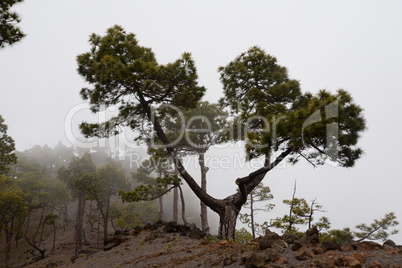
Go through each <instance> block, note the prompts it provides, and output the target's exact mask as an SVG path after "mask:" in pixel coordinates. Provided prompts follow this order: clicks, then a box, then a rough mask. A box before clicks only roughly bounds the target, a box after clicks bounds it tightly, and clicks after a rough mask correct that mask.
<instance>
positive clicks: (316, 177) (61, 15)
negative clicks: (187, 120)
mask: <svg viewBox="0 0 402 268" xmlns="http://www.w3.org/2000/svg"><path fill="white" fill-rule="evenodd" d="M16 10H17V11H18V12H19V13H20V15H21V17H22V23H21V28H22V29H23V30H24V32H25V33H26V34H27V37H26V38H24V39H23V40H22V42H21V43H19V44H17V45H14V46H13V47H7V48H6V49H3V50H1V51H0V92H1V98H0V114H1V115H2V116H3V117H4V118H5V120H6V124H8V126H9V134H10V135H11V136H12V137H13V138H14V139H15V141H16V146H17V149H18V150H24V149H28V148H31V147H32V146H33V145H35V144H40V145H43V144H45V143H47V144H48V145H49V146H54V145H56V144H57V142H58V141H59V140H62V141H63V142H64V143H67V138H66V134H65V118H66V115H67V114H68V112H69V110H71V109H72V108H74V107H76V105H78V104H80V103H82V102H83V101H82V100H81V99H80V96H79V91H80V89H81V87H83V86H84V82H83V80H82V79H81V78H80V77H79V75H78V74H77V72H76V68H77V65H76V61H75V59H76V56H77V55H78V54H80V53H84V52H87V51H88V49H89V45H88V36H89V34H91V33H93V32H95V33H98V34H104V32H105V31H106V29H107V28H108V27H111V26H113V25H115V24H119V25H121V26H123V27H124V28H125V29H126V31H127V32H133V33H135V34H136V35H137V38H138V39H139V41H140V44H141V45H144V46H148V47H151V48H152V49H153V51H154V52H155V53H156V55H157V58H158V60H159V61H160V62H161V63H167V62H170V61H173V60H175V59H177V58H178V57H179V56H180V55H181V54H182V53H183V52H184V51H187V52H191V53H192V54H193V58H194V59H195V62H196V64H197V67H198V71H199V76H200V84H201V85H205V86H206V87H207V88H208V91H207V94H206V97H205V98H206V99H207V100H209V101H211V102H216V101H217V100H218V99H219V98H220V97H221V96H222V91H221V88H222V87H221V85H220V82H219V79H218V78H219V76H218V73H217V68H218V67H219V66H222V65H226V64H227V63H228V62H229V61H231V60H233V59H234V58H235V57H236V56H238V55H239V54H240V53H241V52H244V51H246V50H247V49H248V48H249V47H251V46H254V45H258V46H260V47H261V48H263V49H265V50H266V52H267V53H269V54H271V55H274V56H275V57H277V59H278V61H279V63H280V64H281V65H283V66H286V67H287V68H288V69H289V74H290V76H291V77H292V78H294V79H298V80H300V82H301V85H302V90H303V91H312V92H316V91H317V90H319V89H327V90H330V91H335V90H337V89H339V88H343V89H345V90H347V91H349V92H350V93H351V94H352V96H353V97H354V99H355V101H356V102H357V103H358V104H359V105H361V106H362V107H363V108H364V109H365V116H366V119H367V123H368V130H367V131H366V132H365V133H364V134H363V138H362V139H361V142H360V145H361V147H363V149H364V150H365V155H364V156H363V158H362V159H361V160H359V161H358V163H357V166H356V167H355V168H353V169H343V168H333V167H329V166H324V167H320V168H317V169H313V168H312V167H311V166H308V165H307V164H298V165H296V166H295V167H290V166H289V165H286V166H285V167H284V168H282V169H279V170H276V171H274V172H272V173H271V174H269V175H268V176H267V177H266V179H265V181H264V182H265V185H268V186H270V187H271V190H272V192H273V193H274V195H275V197H276V199H275V201H274V203H277V204H278V203H280V201H281V200H282V199H284V198H290V197H291V194H292V190H293V182H294V180H295V179H297V182H298V194H297V196H298V197H304V198H306V199H307V200H312V199H313V198H315V197H317V198H318V202H319V203H320V204H322V205H323V206H324V207H325V209H326V210H327V211H328V213H325V214H322V215H325V216H327V217H329V219H330V220H331V222H332V223H333V227H334V228H342V227H345V226H350V227H353V226H355V225H356V224H359V223H361V222H366V223H369V222H371V221H372V220H373V219H374V218H380V217H382V216H383V215H384V214H385V213H387V212H391V211H393V212H395V213H396V215H397V216H398V217H399V219H400V220H402V207H401V204H402V195H401V190H402V189H401V188H402V187H401V186H402V182H401V175H400V174H401V172H400V170H399V168H398V166H399V165H400V164H401V163H400V159H399V154H400V152H399V150H400V149H402V148H401V147H402V146H401V145H400V143H399V140H400V137H401V136H402V126H401V123H400V122H401V120H400V119H399V116H400V108H401V105H400V99H401V97H402V93H401V89H402V82H401V79H400V78H401V74H402V49H401V48H402V35H401V32H402V2H401V1H399V0H395V1H368V0H360V1H340V0H336V1H256V0H254V1H233V0H231V1H197V2H196V1H184V0H183V1H177V0H174V1H132V0H130V1H129V0H118V1H113V2H112V1H105V0H85V1H78V0H64V1H62V0H38V1H33V0H26V1H25V2H24V3H22V4H19V5H18V6H17V7H16ZM81 114H82V117H81ZM81 114H80V113H77V114H76V116H75V118H74V120H75V121H74V122H73V123H74V124H77V123H79V122H80V121H81V120H82V119H83V118H86V117H87V115H86V114H85V113H84V112H82V113H81ZM74 127H75V126H74ZM237 151H241V150H237ZM237 151H236V150H232V151H230V150H229V151H227V150H226V151H222V150H220V151H218V150H213V151H211V152H210V156H211V157H212V156H215V155H224V156H225V155H233V153H234V152H237ZM251 170H252V169H251ZM247 172H249V170H245V169H238V170H236V172H231V171H230V170H228V169H227V170H222V169H212V170H211V171H210V173H209V178H210V179H209V181H210V183H209V191H210V192H211V193H212V194H213V195H215V196H218V197H223V196H226V195H228V194H231V193H233V191H234V188H235V187H234V183H233V181H234V180H235V179H236V178H237V177H238V176H240V175H241V174H243V173H244V174H246V173H247ZM221 185H225V186H224V187H221ZM222 189H225V190H222ZM275 211H276V212H273V214H272V215H271V214H270V215H267V216H266V217H268V218H270V217H273V215H276V214H275V213H277V214H278V215H282V214H283V213H284V211H283V210H281V206H280V205H278V207H277V209H275ZM317 216H318V215H317ZM268 218H266V219H265V220H267V219H268ZM392 238H393V239H394V240H395V242H397V243H399V244H402V234H399V235H397V236H394V237H392Z"/></svg>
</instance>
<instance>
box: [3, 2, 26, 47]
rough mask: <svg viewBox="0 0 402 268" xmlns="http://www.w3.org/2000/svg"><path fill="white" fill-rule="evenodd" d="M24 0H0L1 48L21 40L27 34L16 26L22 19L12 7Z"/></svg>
mask: <svg viewBox="0 0 402 268" xmlns="http://www.w3.org/2000/svg"><path fill="white" fill-rule="evenodd" d="M22 1H23V0H1V2H0V48H4V47H5V46H6V45H12V44H14V43H16V42H18V41H20V40H21V38H23V37H24V36H25V34H24V33H23V32H22V31H21V30H20V28H19V27H17V26H16V24H18V23H19V22H20V21H21V19H20V17H19V16H18V14H17V13H15V12H12V11H10V8H11V7H12V6H13V5H15V4H16V3H20V2H22Z"/></svg>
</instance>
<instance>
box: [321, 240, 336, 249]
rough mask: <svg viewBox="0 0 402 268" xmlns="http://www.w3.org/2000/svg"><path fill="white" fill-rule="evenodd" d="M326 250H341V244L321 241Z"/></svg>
mask: <svg viewBox="0 0 402 268" xmlns="http://www.w3.org/2000/svg"><path fill="white" fill-rule="evenodd" d="M321 246H323V247H324V248H325V249H326V250H341V245H340V244H339V243H335V242H323V243H321Z"/></svg>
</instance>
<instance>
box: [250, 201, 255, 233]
mask: <svg viewBox="0 0 402 268" xmlns="http://www.w3.org/2000/svg"><path fill="white" fill-rule="evenodd" d="M250 219H251V232H252V234H253V239H255V226H254V200H253V195H252V194H250Z"/></svg>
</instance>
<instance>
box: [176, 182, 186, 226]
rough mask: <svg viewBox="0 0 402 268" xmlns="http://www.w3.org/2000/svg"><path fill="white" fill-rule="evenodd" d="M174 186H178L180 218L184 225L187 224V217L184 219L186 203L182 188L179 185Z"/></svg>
mask: <svg viewBox="0 0 402 268" xmlns="http://www.w3.org/2000/svg"><path fill="white" fill-rule="evenodd" d="M176 188H179V190H180V202H181V219H182V221H183V223H184V225H186V226H187V225H188V222H187V219H186V203H185V202H184V195H183V190H182V189H181V187H180V185H179V186H177V187H176Z"/></svg>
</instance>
